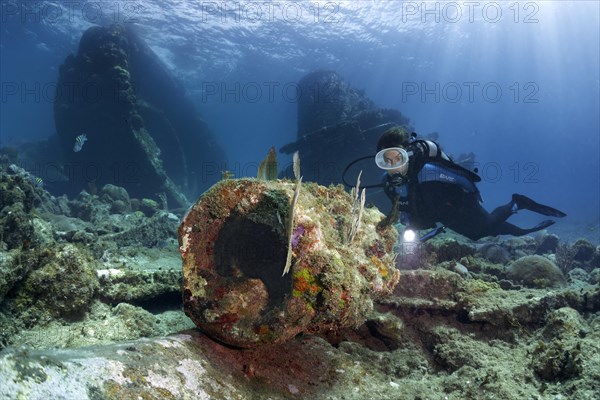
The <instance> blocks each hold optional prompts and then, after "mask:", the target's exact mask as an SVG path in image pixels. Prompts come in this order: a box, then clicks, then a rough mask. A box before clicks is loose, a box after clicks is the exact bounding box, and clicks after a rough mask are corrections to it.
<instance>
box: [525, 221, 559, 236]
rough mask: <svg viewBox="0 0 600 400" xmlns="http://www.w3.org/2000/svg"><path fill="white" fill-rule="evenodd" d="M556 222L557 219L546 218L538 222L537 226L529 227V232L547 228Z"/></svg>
mask: <svg viewBox="0 0 600 400" xmlns="http://www.w3.org/2000/svg"><path fill="white" fill-rule="evenodd" d="M554 224H555V221H552V220H551V219H546V220H544V221H542V222H540V223H539V224H537V225H536V226H534V227H533V228H530V229H527V233H532V232H537V231H541V230H542V229H545V228H547V227H549V226H550V225H554Z"/></svg>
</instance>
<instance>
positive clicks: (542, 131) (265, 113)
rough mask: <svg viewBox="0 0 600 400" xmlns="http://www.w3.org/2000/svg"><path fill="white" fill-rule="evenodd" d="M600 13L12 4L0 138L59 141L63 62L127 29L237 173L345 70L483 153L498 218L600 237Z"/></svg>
mask: <svg viewBox="0 0 600 400" xmlns="http://www.w3.org/2000/svg"><path fill="white" fill-rule="evenodd" d="M599 4H600V3H598V2H595V1H570V2H569V1H561V2H551V1H537V2H525V1H523V2H486V1H482V2H429V3H422V2H399V1H385V2H384V1H380V2H373V1H338V2H325V1H322V2H320V1H313V2H300V3H292V2H283V1H282V2H202V1H195V2H180V1H168V0H167V1H135V0H134V1H111V2H101V3H98V2H85V1H82V2H75V3H50V2H29V1H28V2H20V1H5V0H2V1H1V10H0V12H1V14H0V22H1V25H2V26H1V29H0V33H1V37H0V58H1V59H0V73H1V77H0V79H1V82H2V92H1V99H0V100H1V103H0V105H1V115H0V141H1V145H18V144H22V143H26V142H29V141H33V140H38V139H41V138H45V137H48V136H49V135H51V134H53V133H54V132H55V130H54V120H53V111H52V107H53V102H52V93H53V88H54V86H53V85H54V83H55V82H56V79H57V76H58V67H59V65H60V64H61V63H62V62H63V61H64V59H65V57H66V56H68V55H69V54H70V53H75V52H76V51H77V45H78V40H79V38H80V37H81V34H82V33H83V32H84V31H85V29H87V28H88V27H90V26H93V25H96V24H103V25H106V24H109V23H113V22H122V23H126V24H130V25H134V26H136V29H137V31H138V32H139V34H140V36H142V37H143V38H144V39H145V40H146V41H147V42H148V44H149V45H150V46H151V47H152V49H153V50H154V51H155V52H156V53H157V54H158V55H159V56H160V58H161V59H162V61H163V62H164V63H165V65H166V66H167V68H168V69H169V70H170V72H171V73H173V74H174V75H175V76H177V77H178V78H179V79H180V80H182V81H183V82H184V83H185V85H186V88H187V93H188V96H189V97H190V98H191V99H192V100H193V102H194V103H195V105H196V107H197V108H198V110H199V111H200V112H201V113H202V115H203V117H204V119H205V120H206V122H207V123H208V124H209V126H210V128H211V129H212V130H213V132H215V133H216V134H217V135H218V141H219V144H220V145H221V146H222V147H223V148H224V150H225V152H226V155H227V157H228V163H229V169H231V170H233V171H234V172H236V173H237V175H238V176H239V175H246V174H247V175H252V174H253V173H255V165H256V162H257V161H258V160H260V159H262V158H263V157H264V156H265V154H266V152H267V149H268V148H269V147H271V146H276V147H281V146H282V145H284V144H286V143H289V142H291V141H293V140H294V139H295V138H296V102H295V91H294V89H295V83H296V82H297V81H298V80H299V79H301V78H302V76H304V75H305V74H306V73H308V72H311V71H313V70H315V69H332V70H335V71H337V72H338V73H339V74H340V75H341V76H342V77H343V78H344V79H345V80H346V81H348V82H349V83H350V84H351V85H353V86H354V87H355V88H357V89H363V90H364V91H365V93H366V95H367V96H368V97H369V98H371V99H372V100H373V101H374V102H375V104H376V105H377V106H379V107H390V108H396V109H399V110H400V111H401V112H402V113H403V114H405V115H407V116H408V117H409V118H410V119H411V122H412V124H413V126H414V127H415V129H416V130H417V132H419V133H422V134H427V133H430V132H433V131H436V132H439V134H440V136H439V141H440V143H441V144H442V146H443V147H444V149H445V150H446V151H447V152H449V153H450V154H454V155H458V154H460V153H463V152H465V153H466V152H470V151H472V152H474V153H476V155H477V160H478V162H479V169H480V172H481V174H482V176H483V178H484V179H483V182H482V184H481V185H480V189H481V191H482V194H483V197H484V200H485V203H484V205H485V206H486V207H487V208H488V209H490V210H491V209H493V208H494V207H495V206H496V205H499V204H501V203H504V202H506V201H507V200H508V198H509V196H510V194H511V193H513V192H521V193H524V194H527V195H530V196H531V197H533V198H535V199H536V200H538V201H540V202H543V203H547V204H551V205H552V206H555V207H557V208H559V209H561V210H563V211H565V212H566V213H567V214H568V218H567V219H564V220H562V221H560V223H559V224H557V225H556V226H555V227H552V228H551V229H553V230H554V231H556V232H560V233H561V234H565V235H566V234H567V233H568V232H569V231H571V232H577V233H578V234H581V235H584V234H585V235H587V236H589V237H591V238H594V239H595V240H596V241H597V242H598V241H600V240H599V237H598V235H600V233H599V232H600V164H599V159H600V139H599V137H600V122H599V118H600V117H599V115H600V111H599V109H600V101H599V98H600V77H599V71H600V61H599V49H600V43H599V41H600V39H599V38H600V32H599V25H600V23H599V7H600V6H599ZM348 145H349V146H352V143H348ZM373 145H374V144H373ZM364 150H365V151H364V153H365V154H369V153H372V151H373V149H372V148H369V149H364ZM280 162H282V163H284V164H285V163H286V162H289V159H287V158H286V157H285V156H282V157H281V159H280ZM517 217H518V218H520V221H522V223H523V224H528V223H531V222H537V221H538V220H539V216H535V215H527V214H526V213H524V214H523V215H519V216H517ZM516 221H517V222H518V221H519V219H517V220H516Z"/></svg>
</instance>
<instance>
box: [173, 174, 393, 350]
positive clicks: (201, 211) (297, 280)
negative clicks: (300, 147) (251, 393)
mask: <svg viewBox="0 0 600 400" xmlns="http://www.w3.org/2000/svg"><path fill="white" fill-rule="evenodd" d="M296 186H297V183H296V182H292V181H286V180H272V181H263V180H256V179H236V180H232V179H227V180H223V181H221V182H219V183H217V184H216V185H214V186H213V187H212V188H211V189H209V190H208V191H207V192H206V193H204V194H203V195H202V196H201V197H200V199H199V200H198V201H197V202H196V204H195V205H194V206H193V207H192V208H191V209H190V211H189V212H188V214H187V215H186V217H185V218H184V220H183V222H182V224H181V225H180V227H179V245H180V252H181V255H182V258H183V274H184V308H185V312H186V314H187V315H188V316H189V317H190V318H191V319H192V320H193V321H194V323H195V324H196V325H197V326H198V327H199V328H200V329H202V330H203V331H204V332H205V333H207V334H208V335H210V336H211V337H213V338H215V339H217V340H220V341H222V342H224V343H227V344H230V345H233V346H239V347H253V346H256V345H259V344H262V343H279V342H284V341H286V340H289V339H291V338H293V337H294V336H295V335H297V334H298V333H301V332H318V331H323V330H329V329H335V328H340V327H350V326H358V325H360V324H361V323H363V322H364V320H365V319H366V317H367V315H368V313H369V312H370V311H371V310H372V308H373V300H374V299H376V298H378V297H381V296H385V295H387V294H390V293H391V291H392V290H393V288H394V286H395V285H396V283H397V282H398V279H399V272H398V270H397V269H396V268H395V266H394V254H393V251H392V249H393V246H394V243H395V242H396V238H397V232H396V231H395V229H394V228H392V227H388V228H386V229H384V230H381V231H378V230H376V229H375V226H376V224H377V222H379V220H380V219H381V218H382V214H381V213H380V212H379V211H378V210H377V209H376V208H366V209H364V211H363V214H362V218H363V223H362V224H361V228H360V229H359V231H358V232H357V234H356V236H355V237H354V239H353V240H352V241H351V242H348V240H347V232H348V230H349V228H350V227H351V226H352V224H353V223H355V220H356V216H355V215H353V214H352V212H353V207H352V205H353V201H352V198H351V196H350V195H349V194H348V193H346V192H345V191H344V189H343V187H342V186H337V187H333V186H330V187H329V188H326V187H323V186H319V185H317V184H314V183H303V184H301V189H300V190H299V194H298V201H297V204H296V206H295V208H294V213H293V218H292V220H291V222H292V226H291V228H292V235H291V246H292V263H291V268H290V273H287V274H284V275H283V276H282V271H283V269H284V266H285V265H286V256H287V250H288V245H289V238H288V235H287V233H288V226H286V224H287V223H288V221H287V220H288V218H287V216H288V215H290V211H291V210H290V207H291V199H292V197H293V196H294V192H295V189H296Z"/></svg>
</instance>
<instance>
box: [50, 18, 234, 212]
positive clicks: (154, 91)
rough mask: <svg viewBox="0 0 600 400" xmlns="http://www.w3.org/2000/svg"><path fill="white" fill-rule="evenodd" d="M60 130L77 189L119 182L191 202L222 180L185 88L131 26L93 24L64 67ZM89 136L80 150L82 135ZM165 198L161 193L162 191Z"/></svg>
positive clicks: (57, 109)
mask: <svg viewBox="0 0 600 400" xmlns="http://www.w3.org/2000/svg"><path fill="white" fill-rule="evenodd" d="M54 117H55V123H56V132H57V135H58V138H59V141H60V147H61V150H62V153H63V156H64V169H65V175H66V177H67V178H68V181H67V182H66V184H65V185H64V186H65V187H64V189H65V191H66V192H68V191H69V190H71V191H73V192H74V193H71V194H76V193H79V191H80V190H81V189H88V186H90V185H93V186H94V187H102V186H104V185H105V184H116V185H119V186H122V187H125V188H126V189H127V191H128V192H129V193H130V194H131V195H132V196H133V197H156V195H157V194H160V193H164V196H166V198H167V199H168V202H169V206H171V207H177V206H187V205H188V204H189V202H188V201H187V198H195V197H197V196H198V194H200V193H201V192H202V191H203V190H205V189H207V188H209V187H210V186H211V185H212V184H214V183H215V182H216V181H217V180H218V179H219V178H220V168H219V166H220V165H221V163H222V162H223V160H224V154H223V152H222V150H221V149H220V148H219V147H218V145H217V144H216V143H215V140H214V137H213V134H212V132H211V131H210V130H209V128H208V127H207V125H206V124H205V123H204V121H203V120H202V119H201V118H200V117H199V116H198V114H197V112H196V110H195V109H194V106H193V104H192V103H191V101H190V100H188V99H187V98H186V96H185V88H184V86H183V85H182V84H180V83H179V82H178V81H177V80H176V79H175V78H174V77H173V76H172V75H171V74H170V73H169V72H168V70H167V69H166V68H165V66H164V65H163V63H162V62H161V61H160V59H159V58H158V57H157V55H156V54H155V53H154V52H153V51H152V50H151V49H150V47H149V46H148V45H147V44H146V43H145V42H144V41H143V40H142V39H141V38H140V37H139V36H138V35H136V33H135V32H134V31H133V30H132V28H130V27H126V26H122V25H112V26H110V27H99V26H96V27H92V28H89V29H88V30H87V31H86V32H85V33H84V34H83V36H82V38H81V40H80V43H79V49H78V52H77V54H76V55H69V56H68V57H67V58H66V60H65V62H64V64H63V65H61V66H60V72H59V76H58V82H57V89H56V101H55V104H54ZM81 135H85V136H86V138H87V140H86V141H85V142H83V143H80V145H79V146H78V147H76V148H74V144H75V143H76V140H78V139H77V138H78V137H80V136H81ZM161 196H162V195H161Z"/></svg>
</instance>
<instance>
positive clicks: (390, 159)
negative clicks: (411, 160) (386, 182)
mask: <svg viewBox="0 0 600 400" xmlns="http://www.w3.org/2000/svg"><path fill="white" fill-rule="evenodd" d="M375 164H377V166H378V167H379V168H381V169H383V170H385V171H391V170H398V171H397V172H399V173H401V174H405V173H406V171H407V169H408V153H407V152H406V150H404V149H403V148H402V147H388V148H387V149H383V150H381V151H380V152H379V153H377V154H376V155H375Z"/></svg>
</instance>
